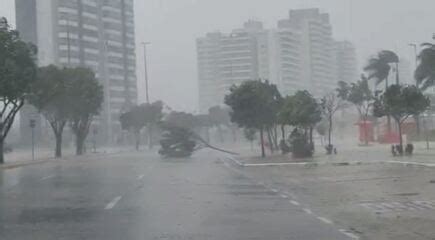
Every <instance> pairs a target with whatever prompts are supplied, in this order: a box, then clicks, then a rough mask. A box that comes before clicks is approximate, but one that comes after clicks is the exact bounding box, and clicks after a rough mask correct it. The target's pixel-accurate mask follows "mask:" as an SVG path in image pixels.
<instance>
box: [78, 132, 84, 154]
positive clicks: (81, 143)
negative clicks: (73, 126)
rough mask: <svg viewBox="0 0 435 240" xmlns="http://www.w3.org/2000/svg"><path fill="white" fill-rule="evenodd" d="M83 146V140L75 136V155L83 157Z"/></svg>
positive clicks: (79, 136)
mask: <svg viewBox="0 0 435 240" xmlns="http://www.w3.org/2000/svg"><path fill="white" fill-rule="evenodd" d="M84 146H85V139H84V138H83V137H82V136H81V135H80V134H77V136H76V155H83V153H84Z"/></svg>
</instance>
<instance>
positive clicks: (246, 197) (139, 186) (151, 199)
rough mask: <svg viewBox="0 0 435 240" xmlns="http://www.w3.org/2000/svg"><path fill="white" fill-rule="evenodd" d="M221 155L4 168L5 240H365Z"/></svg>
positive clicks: (0, 178) (92, 159) (0, 188)
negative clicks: (359, 238)
mask: <svg viewBox="0 0 435 240" xmlns="http://www.w3.org/2000/svg"><path fill="white" fill-rule="evenodd" d="M219 159H220V155H217V154H216V153H212V152H207V151H204V152H200V153H198V154H196V155H195V156H194V157H192V158H190V159H161V158H160V157H159V156H156V155H155V154H153V153H134V152H132V153H120V154H112V155H95V156H89V157H86V158H83V159H72V160H70V161H62V162H49V163H46V164H42V165H32V166H27V167H22V168H15V169H9V170H0V200H1V201H0V239H2V240H3V239H5V240H9V239H14V240H15V239H19V240H26V239H44V240H51V239H56V240H58V239H189V240H190V239H193V240H195V239H198V240H207V239H210V240H222V239H240V240H242V239H243V240H244V239H250V240H251V239H295V240H296V239H297V240H304V239H306V240H316V239H319V240H320V239H321V240H325V239H331V240H332V239H334V240H341V239H356V238H357V236H356V235H355V234H353V233H352V232H351V231H348V230H346V229H343V228H340V227H339V225H337V224H336V223H335V222H334V221H333V220H331V219H329V218H327V217H325V216H322V215H318V214H316V213H314V212H313V211H311V210H310V209H309V208H305V207H304V206H305V204H304V203H303V202H300V201H299V200H297V199H295V198H294V196H291V194H290V193H287V192H285V191H278V190H277V189H274V188H273V187H270V186H268V185H266V184H264V183H263V182H261V181H257V180H256V179H255V178H251V177H248V176H246V175H245V173H244V172H240V170H239V169H237V168H234V167H233V166H231V165H229V164H228V163H227V162H225V161H220V160H219Z"/></svg>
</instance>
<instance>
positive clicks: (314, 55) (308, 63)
mask: <svg viewBox="0 0 435 240" xmlns="http://www.w3.org/2000/svg"><path fill="white" fill-rule="evenodd" d="M289 25H290V26H291V27H292V29H294V30H295V31H297V32H299V36H300V39H301V48H302V49H301V51H300V55H299V58H300V59H301V67H302V77H301V80H302V81H307V82H308V86H309V88H308V90H310V92H311V93H312V94H313V95H314V96H316V97H321V96H322V95H324V94H325V93H326V92H328V91H330V90H332V89H334V88H335V83H336V79H335V65H334V61H331V60H332V59H333V58H334V53H333V40H332V26H331V24H330V21H329V14H327V13H321V12H320V11H319V9H300V10H290V18H289Z"/></svg>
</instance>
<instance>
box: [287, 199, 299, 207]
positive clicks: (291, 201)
mask: <svg viewBox="0 0 435 240" xmlns="http://www.w3.org/2000/svg"><path fill="white" fill-rule="evenodd" d="M289 202H290V203H291V204H293V205H295V206H300V205H301V204H300V203H299V202H296V201H295V200H290V201H289Z"/></svg>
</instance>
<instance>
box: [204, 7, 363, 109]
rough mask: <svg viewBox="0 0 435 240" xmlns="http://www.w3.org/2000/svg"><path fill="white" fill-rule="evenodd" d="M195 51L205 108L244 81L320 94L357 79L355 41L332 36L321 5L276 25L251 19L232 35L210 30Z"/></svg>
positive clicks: (285, 91) (297, 12)
mask: <svg viewBox="0 0 435 240" xmlns="http://www.w3.org/2000/svg"><path fill="white" fill-rule="evenodd" d="M197 52H198V73H199V74H198V78H199V79H198V81H199V99H200V102H199V103H200V111H201V112H204V111H206V110H207V109H208V108H209V107H211V106H213V105H217V104H222V103H223V98H224V95H225V94H226V93H228V89H229V87H230V86H231V85H233V84H240V83H242V82H243V81H246V80H257V79H262V80H269V81H270V82H272V83H275V84H276V85H277V86H278V89H279V90H280V92H281V94H283V95H289V94H293V93H294V92H296V91H298V90H308V91H310V92H311V93H312V94H313V95H314V96H315V97H317V98H320V97H322V96H324V95H325V94H326V93H328V92H330V91H333V90H334V89H335V88H336V85H337V82H338V81H340V80H343V79H347V81H352V80H355V79H354V78H355V77H356V66H357V63H356V54H355V49H354V47H353V45H352V44H351V43H350V42H346V41H343V42H338V41H335V40H334V39H333V37H332V26H331V24H330V21H329V15H328V14H326V13H321V12H320V11H319V10H318V9H301V10H290V16H289V18H287V19H283V20H280V21H279V22H278V25H277V27H276V29H264V28H263V25H262V24H261V23H260V22H257V21H249V22H247V23H245V25H244V27H243V28H241V29H237V30H234V31H232V33H230V34H223V33H210V34H207V36H205V37H203V38H199V39H198V40H197Z"/></svg>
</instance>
